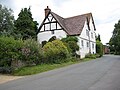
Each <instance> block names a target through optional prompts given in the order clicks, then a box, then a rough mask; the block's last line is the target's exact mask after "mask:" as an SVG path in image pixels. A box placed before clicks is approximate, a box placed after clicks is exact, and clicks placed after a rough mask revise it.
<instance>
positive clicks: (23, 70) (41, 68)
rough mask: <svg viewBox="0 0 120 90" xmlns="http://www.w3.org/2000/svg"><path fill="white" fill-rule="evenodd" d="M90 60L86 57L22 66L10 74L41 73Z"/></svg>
mask: <svg viewBox="0 0 120 90" xmlns="http://www.w3.org/2000/svg"><path fill="white" fill-rule="evenodd" d="M90 60H92V59H88V58H86V59H82V60H75V61H74V60H73V61H69V62H66V63H61V64H41V65H37V66H32V67H22V68H20V69H18V70H15V71H14V72H13V73H12V74H13V75H15V76H25V75H32V74H37V73H42V72H45V71H49V70H53V69H56V68H60V67H64V66H68V65H71V64H75V63H80V62H85V61H90Z"/></svg>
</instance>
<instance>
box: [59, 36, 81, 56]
mask: <svg viewBox="0 0 120 90" xmlns="http://www.w3.org/2000/svg"><path fill="white" fill-rule="evenodd" d="M61 41H63V42H64V43H65V45H66V47H67V48H68V50H69V52H70V53H71V54H72V56H76V55H77V54H76V51H78V50H79V46H78V45H77V42H78V38H77V37H75V36H68V37H66V38H63V39H62V40H61Z"/></svg>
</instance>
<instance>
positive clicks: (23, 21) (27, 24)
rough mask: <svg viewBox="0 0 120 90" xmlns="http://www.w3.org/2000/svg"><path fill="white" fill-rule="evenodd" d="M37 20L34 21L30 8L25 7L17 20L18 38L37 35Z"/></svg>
mask: <svg viewBox="0 0 120 90" xmlns="http://www.w3.org/2000/svg"><path fill="white" fill-rule="evenodd" d="M37 25H38V23H37V21H33V18H32V13H31V11H30V8H29V9H27V8H24V9H22V10H21V12H20V13H19V15H18V18H17V20H16V21H15V27H16V30H15V33H16V35H17V36H16V37H17V38H22V39H28V38H35V37H36V30H37Z"/></svg>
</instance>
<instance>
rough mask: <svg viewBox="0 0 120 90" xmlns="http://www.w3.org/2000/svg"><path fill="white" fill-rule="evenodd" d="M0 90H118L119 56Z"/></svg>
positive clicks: (83, 64) (52, 71)
mask: <svg viewBox="0 0 120 90" xmlns="http://www.w3.org/2000/svg"><path fill="white" fill-rule="evenodd" d="M0 90H120V56H113V55H106V56H103V57H102V58H99V59H96V60H92V61H88V62H83V63H79V64H75V65H71V66H67V67H64V68H60V69H56V70H51V71H48V72H44V73H41V74H37V75H32V76H27V77H25V78H22V79H18V80H14V81H10V82H7V83H4V84H0Z"/></svg>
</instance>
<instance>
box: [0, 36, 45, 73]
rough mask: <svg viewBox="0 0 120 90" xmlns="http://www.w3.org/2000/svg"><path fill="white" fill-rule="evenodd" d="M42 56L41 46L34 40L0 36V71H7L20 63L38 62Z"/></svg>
mask: <svg viewBox="0 0 120 90" xmlns="http://www.w3.org/2000/svg"><path fill="white" fill-rule="evenodd" d="M42 57H43V55H42V50H41V46H40V44H38V42H36V41H35V40H32V39H30V40H25V41H22V40H15V39H14V38H12V37H0V67H1V69H0V72H9V71H11V70H12V69H13V68H18V67H22V65H24V66H26V65H33V64H34V65H36V64H40V63H41V62H42ZM13 62H14V63H13ZM21 63H23V64H21ZM9 68H11V69H9Z"/></svg>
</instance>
